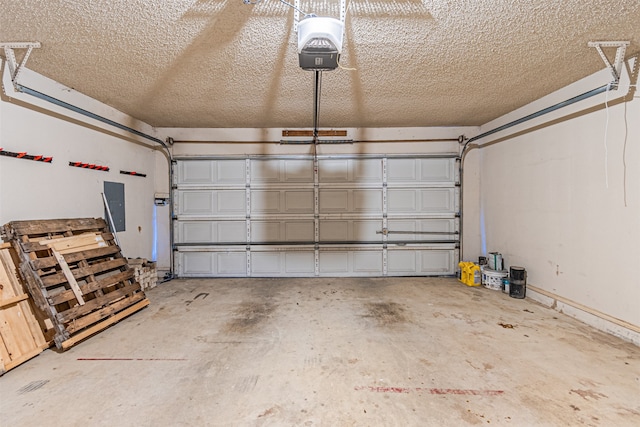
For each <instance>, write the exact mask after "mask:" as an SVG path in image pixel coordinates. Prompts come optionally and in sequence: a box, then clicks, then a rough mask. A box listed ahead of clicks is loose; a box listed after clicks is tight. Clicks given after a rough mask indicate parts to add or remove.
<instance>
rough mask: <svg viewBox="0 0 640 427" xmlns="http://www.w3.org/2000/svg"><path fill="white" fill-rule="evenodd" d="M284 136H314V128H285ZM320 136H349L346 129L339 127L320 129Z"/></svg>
mask: <svg viewBox="0 0 640 427" xmlns="http://www.w3.org/2000/svg"><path fill="white" fill-rule="evenodd" d="M282 136H283V137H288V136H293V137H301V136H308V137H312V136H313V131H312V130H287V129H284V130H283V131H282ZM318 136H324V137H327V136H342V137H345V136H347V131H346V130H337V129H330V130H319V131H318Z"/></svg>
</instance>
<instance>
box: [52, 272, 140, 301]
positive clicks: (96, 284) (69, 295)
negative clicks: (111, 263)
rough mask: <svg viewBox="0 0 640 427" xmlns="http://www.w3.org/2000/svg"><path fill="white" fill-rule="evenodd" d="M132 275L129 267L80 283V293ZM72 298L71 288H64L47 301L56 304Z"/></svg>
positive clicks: (89, 291)
mask: <svg viewBox="0 0 640 427" xmlns="http://www.w3.org/2000/svg"><path fill="white" fill-rule="evenodd" d="M133 277H134V272H133V270H131V269H129V270H126V271H123V272H121V273H118V274H114V275H113V276H109V277H105V278H103V279H100V280H96V281H95V282H90V283H87V284H84V285H80V289H81V290H82V294H83V295H86V294H88V293H91V292H95V291H97V290H98V289H105V288H109V287H111V286H115V285H117V284H119V283H121V282H127V281H129V280H131V279H133ZM73 298H75V296H74V294H73V292H72V291H71V290H66V291H63V292H60V293H59V294H56V295H52V296H51V297H50V298H49V301H50V302H51V304H54V305H58V304H62V303H64V302H67V301H70V300H72V299H73Z"/></svg>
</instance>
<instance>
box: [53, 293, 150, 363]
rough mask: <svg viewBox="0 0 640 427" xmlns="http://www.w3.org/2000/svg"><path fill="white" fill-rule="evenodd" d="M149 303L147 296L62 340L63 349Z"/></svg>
mask: <svg viewBox="0 0 640 427" xmlns="http://www.w3.org/2000/svg"><path fill="white" fill-rule="evenodd" d="M148 305H149V300H148V299H146V298H145V299H144V300H143V301H140V302H139V303H137V304H135V305H133V306H131V307H129V308H127V309H126V310H123V311H121V312H119V313H118V314H116V315H114V316H111V317H110V318H108V319H107V320H105V321H103V322H100V323H98V324H97V325H94V326H92V327H91V328H88V329H86V330H84V331H82V332H81V333H78V334H76V335H74V336H73V337H72V338H70V339H68V340H66V341H64V342H62V344H61V348H62V350H67V349H69V347H71V346H73V345H74V344H76V343H78V342H80V341H82V340H83V339H85V338H87V337H89V336H91V335H93V334H95V333H96V332H100V331H102V330H103V329H105V328H107V327H109V326H111V325H113V324H114V323H117V322H119V321H120V320H122V319H124V318H125V317H127V316H130V315H131V314H133V313H135V312H136V311H138V310H142V309H143V308H145V307H146V306H148Z"/></svg>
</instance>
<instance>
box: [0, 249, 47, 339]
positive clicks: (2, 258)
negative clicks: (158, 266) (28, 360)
mask: <svg viewBox="0 0 640 427" xmlns="http://www.w3.org/2000/svg"><path fill="white" fill-rule="evenodd" d="M16 262H19V259H18V257H17V254H16V253H15V251H14V250H13V248H9V249H1V250H0V267H1V268H2V269H3V272H2V273H0V274H2V275H3V277H4V279H3V280H2V281H3V282H8V284H9V285H10V286H7V287H6V288H4V289H2V290H1V291H4V296H5V298H2V303H1V304H0V310H5V309H6V310H10V311H12V312H13V313H15V315H17V319H15V322H17V325H16V324H15V323H14V324H13V325H12V328H14V329H15V332H16V333H18V334H21V335H22V336H23V338H24V340H25V342H26V344H25V345H24V347H23V351H27V350H29V349H32V348H42V347H43V346H44V347H48V345H47V343H46V340H45V338H44V334H43V331H42V328H41V326H40V323H39V322H38V320H37V319H36V313H35V312H34V311H33V309H32V306H31V305H30V303H29V301H28V297H29V295H28V294H27V293H25V287H24V285H23V282H22V281H21V280H20V278H19V277H18V271H17V269H16V268H15V263H16ZM9 287H10V288H12V292H13V294H14V297H13V298H8V299H7V298H6V297H7V296H8V293H7V291H8V288H9ZM14 304H15V305H14Z"/></svg>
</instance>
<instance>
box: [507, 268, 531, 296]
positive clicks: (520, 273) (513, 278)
mask: <svg viewBox="0 0 640 427" xmlns="http://www.w3.org/2000/svg"><path fill="white" fill-rule="evenodd" d="M526 293H527V271H526V270H525V269H524V268H522V267H511V268H510V269H509V296H510V297H511V298H524V297H525V295H526Z"/></svg>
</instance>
